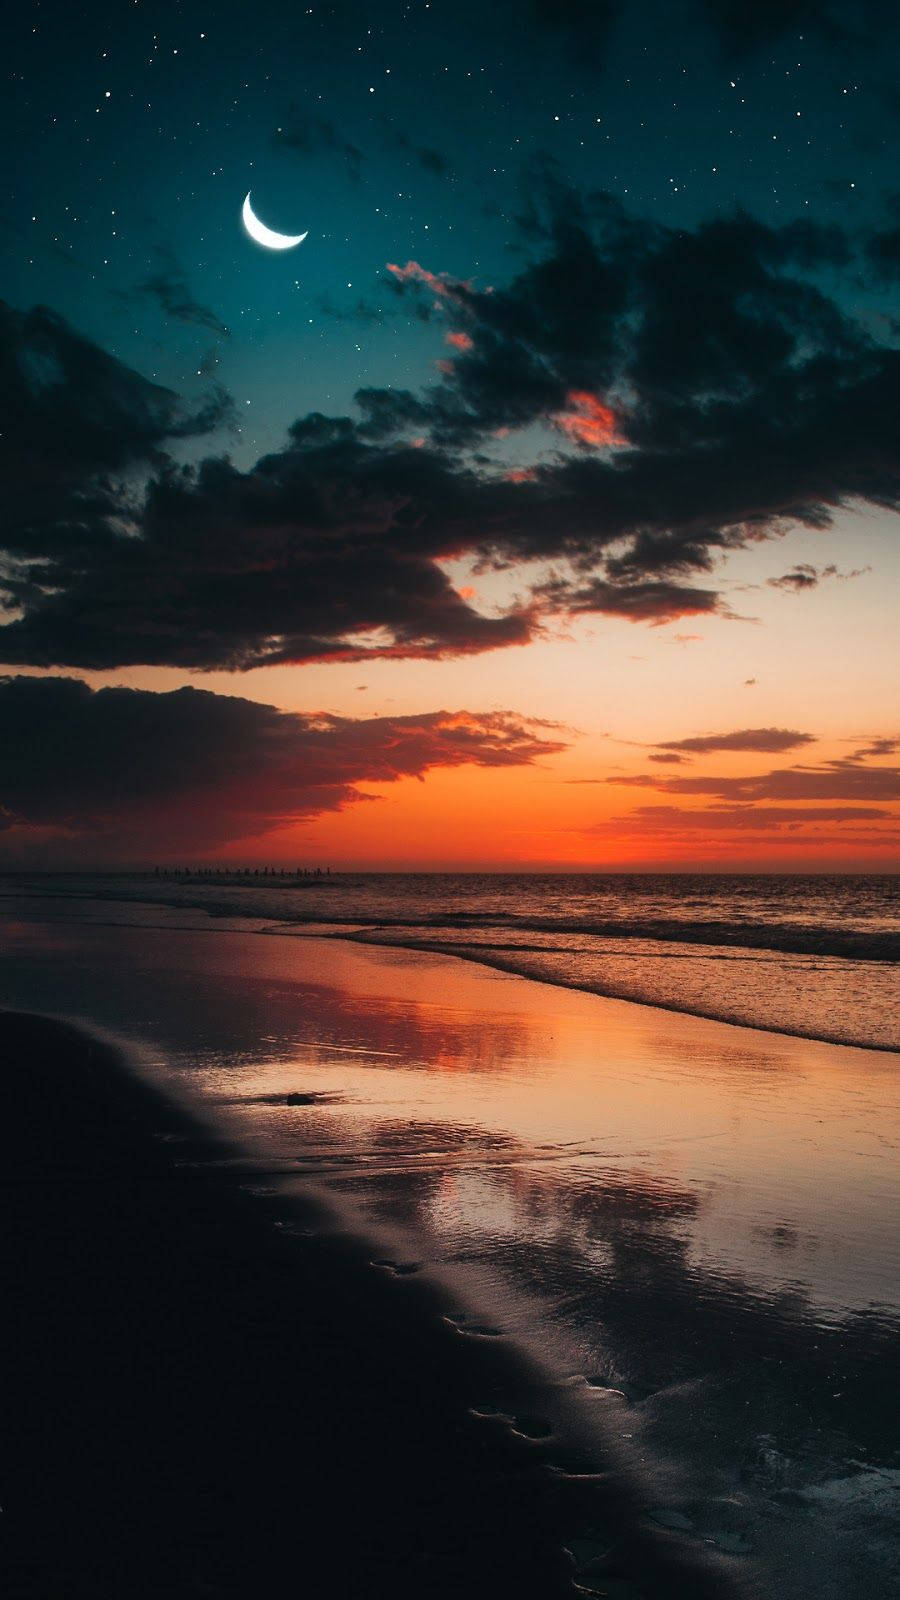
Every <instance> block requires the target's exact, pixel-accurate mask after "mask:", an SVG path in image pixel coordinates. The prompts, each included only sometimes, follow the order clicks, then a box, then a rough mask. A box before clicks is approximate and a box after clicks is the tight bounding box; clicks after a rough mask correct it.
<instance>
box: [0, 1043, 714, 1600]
mask: <svg viewBox="0 0 900 1600" xmlns="http://www.w3.org/2000/svg"><path fill="white" fill-rule="evenodd" d="M0 1095H2V1126H3V1129H4V1136H5V1151H4V1162H3V1168H2V1180H3V1189H4V1205H3V1211H2V1218H3V1221H2V1229H3V1235H4V1236H3V1243H2V1251H3V1261H4V1281H5V1289H6V1296H5V1301H6V1303H5V1309H4V1313H3V1333H4V1345H5V1349H4V1352H3V1356H2V1366H0V1394H2V1429H0V1503H2V1506H3V1514H2V1516H0V1537H2V1564H3V1573H2V1580H0V1582H2V1589H3V1592H4V1593H5V1594H6V1595H8V1596H11V1597H12V1596H15V1597H18V1596H30V1597H38V1596H39V1597H41V1600H68V1597H70V1596H71V1597H77V1596H95V1597H105V1596H110V1597H112V1596H116V1597H117V1600H118V1597H122V1600H130V1597H135V1600H137V1597H141V1596H172V1597H179V1596H198V1597H199V1596H204V1595H206V1596H216V1595H242V1596H244V1595H246V1596H254V1597H267V1596H270V1595H271V1596H274V1595H278V1596H283V1595H290V1594H294V1593H296V1594H298V1595H300V1594H302V1595H305V1596H306V1595H309V1596H320V1595H321V1596H348V1597H349V1596H351V1595H352V1596H354V1597H364V1596H366V1597H367V1596H372V1597H379V1596H383V1597H385V1600H387V1597H391V1600H402V1597H404V1596H406V1595H410V1596H412V1595H416V1596H418V1597H432V1596H445V1595H446V1596H450V1595H453V1596H454V1597H457V1600H463V1597H469V1596H482V1595H484V1596H492V1597H500V1596H510V1597H513V1596H516V1597H517V1600H522V1597H530V1596H535V1597H537V1596H540V1597H541V1600H554V1597H555V1596H563V1595H565V1596H571V1595H573V1594H575V1593H578V1592H582V1593H584V1592H586V1593H588V1594H599V1595H607V1596H609V1597H610V1600H635V1597H636V1596H645V1597H647V1600H656V1597H662V1596H666V1597H669V1600H680V1597H682V1596H684V1597H694V1596H696V1597H698V1600H700V1597H704V1600H705V1597H710V1600H712V1597H713V1596H723V1595H725V1594H726V1593H729V1594H731V1593H733V1592H734V1591H733V1590H732V1588H731V1585H730V1584H729V1583H727V1582H726V1581H725V1579H724V1578H723V1576H722V1574H721V1573H717V1572H713V1571H707V1570H706V1569H704V1568H703V1567H702V1566H701V1565H699V1564H698V1562H699V1556H698V1553H697V1552H696V1551H694V1550H691V1549H690V1548H687V1547H684V1548H683V1547H682V1546H681V1544H680V1543H679V1541H678V1538H677V1536H674V1535H669V1534H667V1533H666V1532H664V1531H663V1530H661V1529H657V1528H655V1527H654V1525H653V1524H652V1523H651V1522H650V1521H649V1520H648V1519H647V1518H646V1516H645V1515H644V1508H643V1507H642V1505H641V1502H640V1497H639V1495H637V1493H636V1492H635V1491H634V1489H633V1488H632V1489H629V1488H628V1487H627V1486H625V1485H623V1484H622V1483H621V1482H620V1480H619V1479H618V1478H617V1477H616V1476H615V1474H611V1475H610V1477H609V1478H608V1479H606V1480H602V1479H601V1480H598V1481H578V1480H577V1479H575V1478H573V1477H566V1476H565V1475H564V1474H560V1473H558V1472H556V1471H554V1470H552V1464H553V1463H557V1464H559V1462H560V1460H561V1459H562V1457H561V1454H560V1451H559V1449H558V1448H555V1447H554V1440H553V1439H552V1438H550V1439H530V1440H529V1439H527V1438H522V1437H519V1436H517V1435H516V1434H515V1433H513V1432H512V1431H511V1430H510V1429H508V1428H506V1427H504V1426H498V1425H497V1424H496V1423H492V1422H490V1421H485V1420H484V1419H483V1418H482V1419H479V1418H476V1417H473V1416H472V1414H471V1410H470V1408H472V1407H473V1406H475V1407H481V1408H487V1409H489V1408H490V1406H491V1403H492V1401H493V1400H496V1399H498V1398H499V1397H500V1396H501V1395H508V1394H509V1393H510V1390H511V1388H514V1387H515V1384H516V1382H517V1381H518V1379H517V1358H516V1357H515V1355H514V1354H513V1353H512V1352H511V1351H510V1349H509V1347H508V1346H507V1345H505V1344H504V1343H503V1342H502V1341H500V1340H490V1339H479V1338H462V1337H461V1336H460V1334H459V1333H458V1332H457V1331H456V1330H455V1329H454V1328H453V1327H451V1326H450V1325H448V1323H446V1322H445V1321H442V1319H441V1315H440V1313H441V1309H442V1308H441V1305H440V1303H439V1300H438V1297H437V1294H436V1292H435V1291H434V1290H432V1289H430V1288H429V1287H428V1285H426V1284H425V1283H423V1282H422V1281H421V1280H420V1279H418V1278H416V1277H409V1276H404V1275H402V1274H400V1275H398V1274H392V1273H390V1272H385V1271H384V1270H380V1269H378V1268H376V1267H373V1265H372V1264H371V1261H370V1252H369V1251H367V1250H366V1249H365V1246H364V1245H363V1244H362V1243H360V1242H354V1241H352V1240H348V1239H347V1238H346V1237H343V1236H340V1235H336V1234H335V1233H334V1232H333V1231H329V1229H328V1228H327V1227H324V1228H319V1227H318V1225H317V1224H318V1222H321V1221H322V1220H323V1219H322V1218H318V1219H317V1216H316V1213H315V1210H314V1208H313V1205H312V1203H310V1205H309V1207H308V1208H306V1209H305V1210H304V1211H302V1212H301V1211H299V1210H298V1212H297V1214H296V1228H295V1229H294V1230H292V1229H291V1228H285V1227H284V1226H281V1227H276V1226H275V1225H274V1222H275V1216H274V1212H273V1207H274V1205H275V1201H274V1199H272V1200H269V1199H268V1198H267V1197H265V1196H264V1195H263V1196H260V1195H254V1194H251V1193H249V1192H247V1191H246V1189H244V1188H242V1187H241V1186H240V1184H239V1183H238V1181H237V1180H236V1179H235V1177H234V1176H229V1175H227V1174H223V1173H222V1172H221V1171H220V1170H218V1169H217V1168H216V1167H215V1166H214V1165H212V1164H210V1159H209V1158H210V1156H212V1155H222V1154H224V1153H225V1152H224V1150H223V1148H222V1147H219V1148H218V1149H216V1147H215V1144H214V1141H213V1140H212V1138H211V1135H210V1134H209V1132H208V1131H207V1130H205V1129H203V1128H202V1127H201V1126H200V1125H199V1124H197V1123H194V1122H192V1121H191V1120H190V1118H189V1117H188V1116H187V1115H186V1113H185V1112H184V1111H183V1110H181V1109H178V1108H175V1107H174V1106H173V1105H171V1104H169V1103H168V1102H167V1101H165V1100H164V1099H163V1098H162V1097H161V1096H160V1095H159V1094H158V1093H157V1092H156V1091H155V1090H154V1089H153V1088H151V1087H150V1086H148V1085H147V1084H145V1083H143V1082H141V1081H139V1080H138V1079H136V1078H135V1077H134V1076H132V1075H131V1074H130V1073H129V1071H128V1070H127V1068H126V1066H125V1064H124V1063H123V1061H122V1060H121V1059H120V1058H119V1057H118V1056H117V1054H116V1053H115V1052H114V1051H113V1050H112V1049H111V1048H109V1047H108V1046H106V1045H104V1044H101V1043H99V1042H98V1041H96V1040H93V1039H91V1038H89V1037H88V1036H86V1035H82V1034H81V1033H78V1032H76V1031H75V1030H73V1029H71V1028H69V1027H67V1026H65V1025H63V1024H61V1023H57V1022H54V1021H50V1020H46V1019H42V1018H36V1017H26V1016H19V1015H13V1014H9V1013H3V1014H0ZM188 1155H193V1156H195V1157H196V1158H197V1160H198V1162H199V1163H200V1164H199V1166H197V1167H194V1168H191V1169H187V1170H185V1168H184V1167H183V1166H181V1165H180V1163H183V1162H184V1160H185V1157H186V1156H188ZM204 1161H205V1162H206V1163H207V1164H206V1166H205V1167H204V1165H203V1162H204ZM284 1206H285V1202H284V1198H283V1196H282V1197H279V1199H278V1217H279V1218H280V1219H281V1220H282V1222H283V1218H284ZM518 1377H520V1379H521V1384H522V1386H523V1388H525V1387H527V1384H528V1381H529V1380H528V1373H527V1369H525V1367H524V1365H523V1366H522V1368H521V1372H520V1373H519V1374H518ZM570 1464H571V1463H570ZM595 1464H596V1463H595ZM567 1544H571V1545H572V1548H574V1550H575V1553H576V1557H577V1560H578V1563H579V1566H578V1569H577V1570H576V1567H575V1565H574V1564H573V1560H572V1558H571V1556H570V1555H568V1554H567V1553H566V1550H565V1548H564V1547H565V1546H566V1545H567ZM606 1551H611V1555H609V1556H608V1557H606V1558H604V1556H603V1552H606ZM576 1580H577V1583H578V1584H579V1585H580V1588H575V1587H574V1586H573V1584H574V1581H576Z"/></svg>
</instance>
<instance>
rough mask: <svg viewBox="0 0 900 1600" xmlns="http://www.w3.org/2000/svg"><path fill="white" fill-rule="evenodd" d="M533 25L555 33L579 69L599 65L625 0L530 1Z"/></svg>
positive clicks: (623, 7) (603, 57)
mask: <svg viewBox="0 0 900 1600" xmlns="http://www.w3.org/2000/svg"><path fill="white" fill-rule="evenodd" d="M532 6H533V15H534V20H535V22H536V23H537V24H538V25H539V26H540V27H542V28H549V29H551V30H553V31H554V32H558V33H559V34H560V36H561V37H562V38H564V39H565V41H566V43H567V44H568V46H569V48H570V52H571V54H572V55H573V56H574V58H575V60H576V61H577V62H579V63H580V64H581V65H582V66H586V67H589V68H596V67H598V66H600V65H602V63H603V61H604V59H605V56H606V52H607V48H608V46H609V41H610V38H611V35H612V32H613V29H614V27H615V25H616V23H617V22H618V21H619V18H620V17H621V15H622V13H623V11H624V10H625V5H624V0H532Z"/></svg>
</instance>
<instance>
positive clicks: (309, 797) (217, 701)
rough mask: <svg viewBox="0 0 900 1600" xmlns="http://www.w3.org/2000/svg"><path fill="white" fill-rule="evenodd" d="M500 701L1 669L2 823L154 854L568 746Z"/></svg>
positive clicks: (102, 852)
mask: <svg viewBox="0 0 900 1600" xmlns="http://www.w3.org/2000/svg"><path fill="white" fill-rule="evenodd" d="M563 748H564V746H563V744H562V743H561V742H560V740H559V738H558V736H557V735H556V733H555V732H554V730H553V729H552V728H550V727H549V726H548V725H547V724H545V723H535V722H531V721H529V720H528V719H524V718H520V717H516V716H514V715H512V714H511V713H507V712H493V713H487V714H484V715H475V714H473V713H470V712H465V711H460V712H446V711H438V712H432V713H428V714H424V715H419V716H409V717H375V718H369V719H364V720H354V719H351V718H347V717H331V716H319V715H301V714H299V713H290V712H283V711H278V710H276V709H275V708H274V707H273V706H267V705H260V704H259V703H258V702H256V701H252V700H243V699H238V698H231V697H229V696H225V695H216V694H210V693H208V692H207V691H204V690H198V689H178V690H175V691H174V692H172V693H167V694H155V693H151V692H150V691H147V690H137V689H123V688H111V689H99V690H96V691H95V690H92V689H90V688H89V687H88V685H87V684H85V683H82V682H81V681H79V680H77V679H72V678H24V677H12V678H5V679H0V829H3V828H4V827H5V829H6V831H7V832H11V831H12V830H15V832H16V834H17V837H22V836H23V834H22V830H27V829H28V828H31V827H33V828H37V829H40V830H46V829H48V828H51V829H57V830H62V831H63V832H64V833H65V834H66V835H67V836H68V837H70V838H71V836H72V835H73V834H74V835H75V836H76V837H83V838H84V840H85V843H86V846H87V847H89V848H90V849H91V850H92V851H96V854H97V857H98V858H100V859H102V858H104V857H107V856H116V855H121V854H125V855H128V854H132V855H134V853H135V852H137V853H140V852H146V853H148V854H150V855H151V856H153V855H156V856H159V857H161V858H166V857H167V856H168V857H171V853H172V851H173V850H174V851H175V852H181V851H183V850H185V849H187V848H188V847H190V848H192V849H199V848H203V849H211V848H213V847H214V846H216V845H220V844H225V843H227V842H228V841H229V840H231V839H237V838H247V837H251V836H256V835H259V834H265V833H268V832H271V831H272V830H275V829H278V828H281V827H284V826H285V825H287V824H290V823H292V822H296V821H299V820H302V819H304V818H309V817H314V816H318V815H320V814H321V813H323V812H326V811H335V810H340V809H341V808H343V807H344V806H346V805H349V804H352V803H354V802H356V801H358V800H360V799H362V798H364V796H363V793H362V791H361V790H360V788H359V785H360V784H384V783H393V782H395V781H396V780H398V779H400V778H404V777H419V778H421V777H422V776H423V775H424V774H425V773H427V772H428V771H429V770H431V769H432V768H435V767H456V766H461V765H464V764H467V763H472V764H475V765H477V766H482V767H509V766H514V765H522V764H530V763H532V762H534V761H535V760H537V759H538V758H539V757H541V756H544V755H548V754H552V753H554V752H556V751H558V750H561V749H563Z"/></svg>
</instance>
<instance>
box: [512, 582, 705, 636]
mask: <svg viewBox="0 0 900 1600" xmlns="http://www.w3.org/2000/svg"><path fill="white" fill-rule="evenodd" d="M540 592H541V594H542V595H543V596H544V597H545V598H546V599H547V600H548V601H549V602H550V604H551V609H552V610H554V611H557V610H558V611H567V612H569V613H571V614H579V613H580V614H586V613H590V612H596V613H598V614H600V615H604V616H610V617H624V618H625V619H626V620H627V621H628V622H650V623H652V624H653V625H659V624H661V623H664V622H674V621H675V620H676V619H677V618H678V617H694V616H700V615H704V614H707V615H708V614H709V613H711V612H723V611H724V608H723V607H722V603H721V600H720V597H719V595H718V594H717V593H716V591H715V590H714V589H696V588H693V587H692V586H691V585H689V584H679V583H663V582H647V583H609V582H607V581H605V580H604V579H601V578H593V579H591V581H590V582H589V583H586V584H580V585H579V584H577V583H576V584H570V583H566V582H563V581H561V580H559V579H555V580H553V581H552V582H551V583H549V584H547V585H545V586H544V588H543V589H542V590H541V591H540Z"/></svg>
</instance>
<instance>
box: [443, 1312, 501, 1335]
mask: <svg viewBox="0 0 900 1600" xmlns="http://www.w3.org/2000/svg"><path fill="white" fill-rule="evenodd" d="M444 1321H445V1322H448V1323H449V1324H450V1327H451V1328H455V1329H456V1332H457V1333H464V1334H465V1335H466V1338H468V1339H502V1338H503V1329H502V1328H495V1327H493V1326H492V1325H491V1323H489V1322H469V1321H467V1319H466V1317H465V1315H464V1314H463V1315H460V1316H456V1317H445V1318H444Z"/></svg>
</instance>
